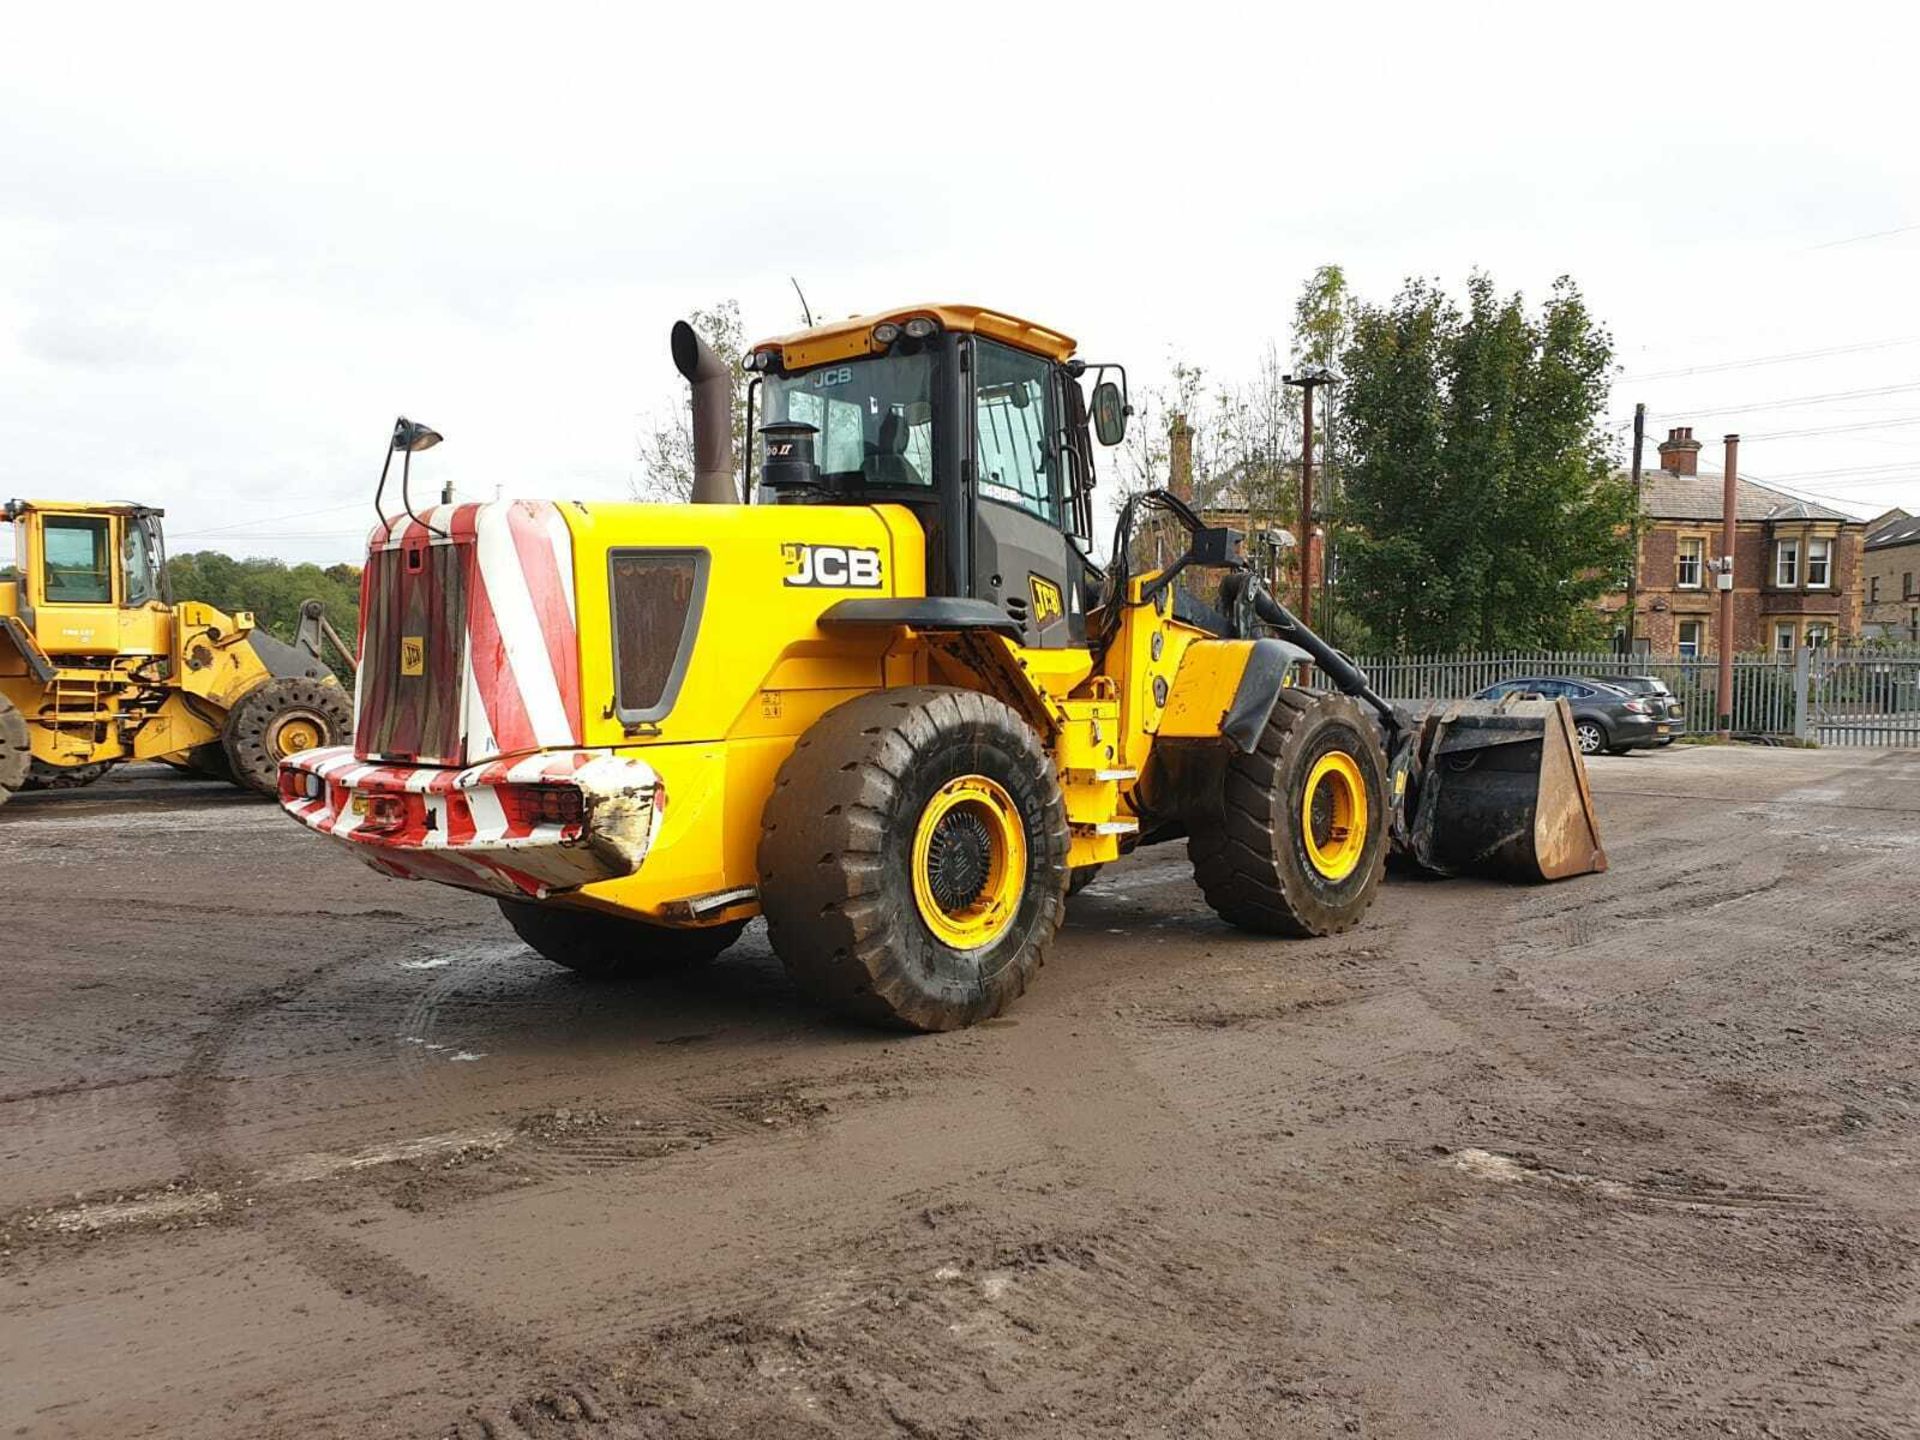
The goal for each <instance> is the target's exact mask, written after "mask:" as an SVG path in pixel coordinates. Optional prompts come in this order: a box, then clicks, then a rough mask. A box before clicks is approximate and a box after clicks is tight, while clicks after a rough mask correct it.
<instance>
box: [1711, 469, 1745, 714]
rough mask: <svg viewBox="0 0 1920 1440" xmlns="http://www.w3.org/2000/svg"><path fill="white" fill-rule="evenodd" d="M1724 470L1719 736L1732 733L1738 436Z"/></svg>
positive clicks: (1720, 574)
mask: <svg viewBox="0 0 1920 1440" xmlns="http://www.w3.org/2000/svg"><path fill="white" fill-rule="evenodd" d="M1726 469H1727V473H1726V480H1725V482H1724V484H1723V485H1722V488H1721V491H1720V571H1719V574H1718V576H1717V577H1716V578H1717V579H1718V580H1719V583H1720V683H1719V685H1718V687H1717V688H1718V690H1719V693H1718V694H1717V695H1716V696H1715V697H1714V705H1715V708H1716V709H1718V710H1719V712H1720V738H1721V739H1722V740H1726V739H1730V738H1732V735H1733V556H1734V537H1735V535H1736V533H1737V531H1736V529H1735V526H1736V525H1737V524H1738V522H1739V502H1738V500H1737V498H1736V491H1737V489H1738V486H1739V473H1740V437H1739V436H1738V435H1729V436H1727V467H1726Z"/></svg>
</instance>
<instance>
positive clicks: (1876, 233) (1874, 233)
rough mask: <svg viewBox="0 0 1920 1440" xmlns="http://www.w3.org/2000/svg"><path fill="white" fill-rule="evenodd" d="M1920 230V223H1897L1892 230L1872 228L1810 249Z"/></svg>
mask: <svg viewBox="0 0 1920 1440" xmlns="http://www.w3.org/2000/svg"><path fill="white" fill-rule="evenodd" d="M1915 230H1920V225H1896V226H1895V227H1894V228H1893V229H1891V230H1871V231H1869V232H1867V233H1866V234H1865V235H1849V236H1847V237H1846V238H1845V239H1844V240H1827V241H1824V242H1823V243H1821V244H1819V245H1809V246H1807V249H1809V250H1831V249H1833V248H1834V247H1835V246H1838V245H1858V244H1860V243H1861V242H1862V241H1864V240H1884V239H1886V238H1887V237H1888V236H1889V235H1907V234H1911V233H1912V232H1913V231H1915Z"/></svg>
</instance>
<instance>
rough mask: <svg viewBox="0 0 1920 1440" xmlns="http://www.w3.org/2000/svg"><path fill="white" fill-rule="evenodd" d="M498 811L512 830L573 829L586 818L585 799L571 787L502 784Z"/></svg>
mask: <svg viewBox="0 0 1920 1440" xmlns="http://www.w3.org/2000/svg"><path fill="white" fill-rule="evenodd" d="M497 793H498V795H499V797H500V809H501V811H502V812H503V813H504V814H505V815H506V817H507V823H508V824H509V825H513V826H515V827H520V828H531V827H533V826H535V825H560V826H573V825H579V824H581V823H582V822H583V821H584V820H585V819H586V818H587V806H586V800H585V798H584V797H583V796H582V795H581V794H580V792H579V791H578V790H576V789H575V788H574V787H573V786H571V785H502V786H501V787H500V788H499V790H498V792H497Z"/></svg>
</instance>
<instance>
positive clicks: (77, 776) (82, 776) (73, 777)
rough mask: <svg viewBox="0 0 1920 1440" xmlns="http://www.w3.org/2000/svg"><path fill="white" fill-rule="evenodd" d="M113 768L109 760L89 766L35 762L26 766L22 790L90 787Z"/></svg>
mask: <svg viewBox="0 0 1920 1440" xmlns="http://www.w3.org/2000/svg"><path fill="white" fill-rule="evenodd" d="M112 768H113V762H112V761H110V760H101V761H96V762H95V763H93V764H91V765H49V764H48V763H47V762H46V761H44V760H35V761H33V762H32V763H30V764H29V765H28V766H27V782H26V784H24V785H22V786H21V787H20V788H21V789H23V790H78V789H79V788H80V787H81V786H82V785H91V784H93V782H94V781H96V780H98V779H99V778H100V777H101V776H102V775H105V774H106V773H107V771H109V770H111V769H112Z"/></svg>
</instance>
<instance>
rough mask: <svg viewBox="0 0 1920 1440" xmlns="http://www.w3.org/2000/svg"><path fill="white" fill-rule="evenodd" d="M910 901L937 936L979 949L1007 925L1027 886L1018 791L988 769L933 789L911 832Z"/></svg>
mask: <svg viewBox="0 0 1920 1440" xmlns="http://www.w3.org/2000/svg"><path fill="white" fill-rule="evenodd" d="M911 864H912V866H913V903H914V907H915V908H916V909H917V910H918V911H919V912H920V918H921V919H922V920H923V921H925V922H926V926H927V928H928V929H929V930H931V931H932V932H933V934H934V938H936V939H937V940H939V941H940V942H941V943H942V944H944V945H950V946H952V947H953V948H954V949H955V950H977V949H979V948H980V947H981V946H982V945H989V944H991V943H992V942H993V941H995V940H997V939H999V938H1000V936H1001V935H1003V934H1005V933H1006V930H1007V927H1008V926H1010V925H1011V924H1013V917H1014V915H1015V914H1016V913H1017V912H1018V911H1019V909H1020V897H1021V895H1022V894H1024V893H1025V891H1026V887H1027V831H1026V827H1025V826H1024V825H1022V824H1021V823H1020V811H1019V809H1018V808H1017V807H1016V806H1015V805H1014V803H1013V797H1012V796H1011V795H1009V794H1008V793H1007V792H1006V790H1005V789H1004V788H1003V787H1001V786H1000V785H999V784H997V783H996V782H994V781H992V780H989V779H988V778H987V777H986V776H984V775H962V776H960V777H959V778H958V779H955V780H949V781H948V782H947V783H946V784H945V785H943V786H941V787H940V789H939V790H938V791H937V792H935V794H934V796H933V798H932V799H931V800H929V801H928V802H927V808H926V809H924V810H922V811H921V812H920V823H919V825H918V826H916V827H915V829H914V833H913V858H912V861H911Z"/></svg>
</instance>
